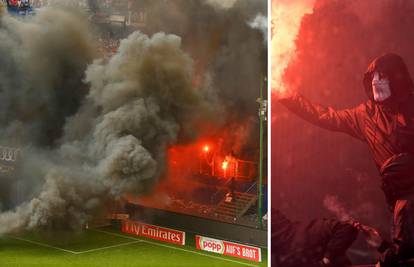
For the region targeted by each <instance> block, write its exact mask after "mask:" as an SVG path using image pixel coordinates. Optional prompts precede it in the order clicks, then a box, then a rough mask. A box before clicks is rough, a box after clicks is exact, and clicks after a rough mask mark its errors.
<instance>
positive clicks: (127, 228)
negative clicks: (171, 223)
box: [121, 220, 185, 246]
mask: <svg viewBox="0 0 414 267" xmlns="http://www.w3.org/2000/svg"><path fill="white" fill-rule="evenodd" d="M121 231H122V232H124V233H128V234H133V235H137V236H143V237H148V238H152V239H156V240H159V241H163V242H167V243H172V244H176V245H182V246H184V245H185V232H182V231H178V230H173V229H169V228H164V227H159V226H155V225H151V224H146V223H142V222H137V221H130V220H123V221H122V228H121Z"/></svg>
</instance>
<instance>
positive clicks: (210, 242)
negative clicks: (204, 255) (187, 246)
mask: <svg viewBox="0 0 414 267" xmlns="http://www.w3.org/2000/svg"><path fill="white" fill-rule="evenodd" d="M200 247H201V249H202V250H206V251H210V252H215V253H220V254H223V253H224V243H223V241H221V240H217V239H212V238H205V237H201V238H200Z"/></svg>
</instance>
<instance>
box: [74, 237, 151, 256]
mask: <svg viewBox="0 0 414 267" xmlns="http://www.w3.org/2000/svg"><path fill="white" fill-rule="evenodd" d="M140 242H143V241H141V240H137V241H132V242H125V243H122V244H117V245H112V246H107V247H101V248H94V249H89V250H84V251H78V252H76V254H83V253H89V252H94V251H99V250H104V249H108V248H116V247H121V246H127V245H131V244H136V243H140Z"/></svg>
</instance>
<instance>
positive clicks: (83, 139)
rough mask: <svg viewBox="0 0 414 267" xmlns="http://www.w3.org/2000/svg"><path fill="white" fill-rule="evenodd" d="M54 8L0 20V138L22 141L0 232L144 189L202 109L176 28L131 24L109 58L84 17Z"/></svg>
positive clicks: (85, 211) (79, 219) (79, 215)
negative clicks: (16, 192) (14, 189)
mask: <svg viewBox="0 0 414 267" xmlns="http://www.w3.org/2000/svg"><path fill="white" fill-rule="evenodd" d="M56 12H58V11H56V10H55V9H52V8H45V9H44V10H41V11H39V13H38V14H37V15H36V16H35V17H34V18H33V19H29V20H26V21H20V20H17V19H14V18H12V17H9V16H4V17H3V19H2V21H1V28H0V38H1V42H0V54H1V57H0V58H1V59H2V64H1V66H2V68H3V69H1V70H0V74H1V75H2V79H0V88H1V100H2V103H4V104H5V105H2V107H1V109H2V112H1V114H2V118H1V120H2V123H3V125H5V127H4V130H3V131H2V136H1V139H0V140H1V141H2V142H7V143H9V144H15V145H20V146H23V147H22V149H21V154H22V155H23V157H22V158H21V163H22V166H21V168H20V169H19V172H18V173H17V174H16V183H17V182H18V183H19V184H20V185H23V188H25V191H26V192H24V193H23V194H22V195H23V197H22V199H19V201H16V202H15V203H8V204H9V207H8V209H7V210H6V211H3V213H0V225H1V227H0V234H4V233H8V232H11V231H18V230H22V229H34V228H56V227H69V228H74V229H77V228H79V227H80V226H81V225H83V224H84V223H85V222H87V221H88V220H90V219H91V218H92V217H93V216H97V215H99V214H100V213H102V212H103V211H104V207H105V204H108V203H111V202H112V201H116V200H119V199H120V198H121V197H122V196H123V195H124V194H125V193H136V194H140V193H143V192H146V191H148V190H149V189H150V188H151V187H152V185H153V184H154V183H155V182H156V181H157V179H158V178H159V177H160V176H161V174H162V173H163V172H164V165H165V151H166V148H167V146H169V145H171V144H175V143H179V142H182V141H184V140H186V139H187V138H189V137H191V136H192V135H194V134H196V130H195V129H194V127H193V126H194V124H193V122H195V120H198V119H200V116H203V114H204V113H208V112H204V110H207V108H206V105H205V102H204V101H203V99H202V97H201V94H200V92H199V91H197V90H195V89H194V87H193V86H192V74H193V68H192V66H193V61H192V59H191V58H190V56H189V55H188V54H187V53H185V52H184V51H183V50H182V47H181V46H182V45H181V38H180V37H178V36H176V35H172V34H164V33H157V34H154V35H153V36H152V37H149V36H147V35H145V34H143V33H140V32H134V33H133V34H131V35H130V36H129V37H128V38H127V39H125V40H123V41H122V42H121V45H120V47H119V50H118V52H117V53H116V54H115V55H114V56H113V57H111V58H110V59H109V60H106V61H105V60H103V59H95V60H93V57H94V56H93V55H94V53H93V51H95V50H94V47H93V46H92V45H93V38H92V37H91V36H90V32H89V31H88V23H87V21H86V20H85V19H83V17H82V16H81V15H80V14H77V13H76V12H74V11H72V12H70V11H60V13H58V14H57V13H56ZM34 33H35V34H34ZM92 60H93V62H92ZM195 110H197V111H198V112H197V113H196V112H194V111H195ZM200 114H201V115H200ZM48 129H51V130H50V131H48ZM2 197H4V195H3V194H2ZM7 201H9V202H10V200H9V199H7ZM2 202H3V201H2ZM18 203H20V204H18ZM15 205H17V206H15ZM13 206H14V208H13Z"/></svg>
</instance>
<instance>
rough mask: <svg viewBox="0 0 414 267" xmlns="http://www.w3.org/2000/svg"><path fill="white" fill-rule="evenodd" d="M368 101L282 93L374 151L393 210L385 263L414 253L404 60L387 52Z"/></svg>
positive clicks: (413, 169) (410, 110)
mask: <svg viewBox="0 0 414 267" xmlns="http://www.w3.org/2000/svg"><path fill="white" fill-rule="evenodd" d="M363 83H364V88H365V90H366V93H367V95H368V101H366V102H365V103H362V104H360V105H359V106H357V107H355V108H351V109H344V110H335V109H333V108H331V107H323V106H320V105H316V104H313V103H311V102H310V101H308V100H307V99H306V98H304V97H303V96H300V95H299V94H296V93H291V94H288V95H284V96H280V97H279V102H280V103H282V104H283V105H284V106H286V107H287V108H288V109H289V110H291V111H292V112H294V113H295V114H297V115H298V116H300V117H302V118H303V119H305V120H307V121H308V122H311V123H313V124H315V125H317V126H320V127H322V128H325V129H328V130H331V131H338V132H344V133H347V134H349V135H351V136H353V137H355V138H357V139H359V140H361V141H363V142H365V143H366V144H367V145H368V147H369V148H370V150H371V154H372V157H373V159H374V161H375V164H376V166H377V168H378V170H379V172H380V175H381V182H382V190H383V192H384V194H385V197H386V199H387V202H388V205H389V207H390V209H391V210H392V211H393V213H394V218H393V223H394V232H393V236H392V238H393V240H392V242H391V245H388V246H381V247H380V248H379V250H380V252H381V253H382V257H381V260H380V263H381V264H382V265H381V266H398V263H397V262H398V261H400V260H404V259H408V258H413V257H414V94H413V90H414V86H413V82H412V80H411V77H410V74H409V72H408V69H407V66H406V64H405V63H404V61H403V59H402V58H401V57H400V56H399V55H396V54H393V53H388V54H385V55H382V56H380V57H378V58H376V59H374V61H373V62H372V63H371V64H370V65H369V66H368V69H367V71H366V73H365V75H364V78H363Z"/></svg>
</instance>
